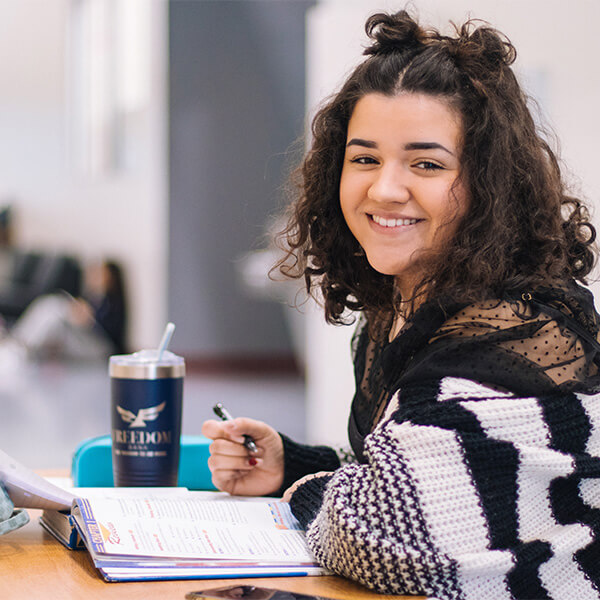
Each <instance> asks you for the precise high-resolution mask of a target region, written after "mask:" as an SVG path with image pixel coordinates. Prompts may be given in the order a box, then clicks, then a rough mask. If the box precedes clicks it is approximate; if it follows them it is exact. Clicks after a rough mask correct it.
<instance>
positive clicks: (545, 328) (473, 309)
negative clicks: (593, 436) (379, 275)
mask: <svg viewBox="0 0 600 600" xmlns="http://www.w3.org/2000/svg"><path fill="white" fill-rule="evenodd" d="M389 327H390V325H389V324H388V325H385V326H383V325H382V327H381V329H380V330H379V332H378V333H379V334H376V335H373V331H374V330H373V329H371V330H370V331H369V327H368V326H367V323H366V320H365V319H363V320H362V321H361V322H360V323H359V326H358V328H357V332H356V334H355V337H354V340H353V352H354V364H355V377H356V386H357V387H356V394H355V397H354V401H353V404H352V410H351V416H350V424H349V434H350V442H351V445H352V447H353V449H354V452H355V454H356V455H357V457H358V458H359V460H360V459H361V458H362V446H363V440H364V437H365V436H366V435H367V434H368V433H370V432H371V431H372V430H373V429H374V427H375V426H376V425H377V423H378V422H379V420H380V419H381V416H382V415H383V413H384V411H385V408H386V406H387V403H388V401H389V399H390V397H391V396H392V395H393V394H394V393H395V392H396V391H397V390H398V389H400V388H401V387H402V385H404V384H407V383H414V382H427V381H435V380H439V379H441V378H442V377H446V376H455V377H462V378H466V379H472V380H474V381H477V382H480V383H483V384H486V385H488V386H491V387H494V388H496V389H499V390H506V391H510V392H514V393H516V394H519V395H528V394H531V395H539V394H545V393H552V392H557V391H561V392H564V391H589V390H590V389H598V388H599V387H600V385H599V384H600V377H599V365H600V351H599V350H600V345H599V344H598V342H597V336H598V315H597V313H596V312H595V310H594V306H593V299H592V296H591V294H590V292H589V291H587V290H586V289H585V288H582V287H581V286H578V285H576V284H574V283H573V284H571V285H569V286H565V287H564V288H552V289H545V290H539V291H536V292H535V293H529V292H524V293H521V294H515V295H513V296H512V297H506V298H504V299H501V300H489V301H484V302H480V303H477V304H470V305H464V304H463V305H458V304H450V303H449V304H446V305H443V304H440V303H435V304H433V303H432V304H426V305H424V306H422V307H421V308H420V309H419V310H418V311H417V312H416V313H415V315H414V316H413V318H412V319H410V320H409V322H407V323H406V325H405V326H404V327H403V328H402V330H401V331H400V333H399V334H398V335H397V336H396V338H395V339H394V340H392V341H391V342H387V336H386V335H385V332H386V328H387V330H389ZM370 333H371V335H370ZM382 340H386V341H382Z"/></svg>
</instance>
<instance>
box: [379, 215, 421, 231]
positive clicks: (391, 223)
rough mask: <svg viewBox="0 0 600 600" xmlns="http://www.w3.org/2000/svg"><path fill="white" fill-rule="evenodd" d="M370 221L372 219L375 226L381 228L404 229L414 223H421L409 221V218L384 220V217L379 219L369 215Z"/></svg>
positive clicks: (416, 220)
mask: <svg viewBox="0 0 600 600" xmlns="http://www.w3.org/2000/svg"><path fill="white" fill-rule="evenodd" d="M370 217H371V219H373V221H374V222H375V223H377V225H380V226H381V227H390V228H392V227H406V226H408V225H415V224H416V223H418V222H419V221H422V220H423V219H411V218H401V219H386V218H384V217H380V216H378V215H370Z"/></svg>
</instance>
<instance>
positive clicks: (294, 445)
mask: <svg viewBox="0 0 600 600" xmlns="http://www.w3.org/2000/svg"><path fill="white" fill-rule="evenodd" d="M279 435H280V436H281V440H282V442H283V460H284V473H283V484H282V486H281V488H280V489H279V491H278V493H277V494H276V495H282V494H283V492H285V490H287V489H288V488H289V487H290V486H291V485H292V484H293V483H295V482H296V481H298V479H301V478H302V477H304V476H305V475H311V474H312V473H317V472H319V471H335V470H336V469H337V468H339V466H340V464H341V460H340V457H339V456H338V452H337V451H336V450H335V449H334V448H330V447H329V446H310V445H308V444H299V443H298V442H295V441H293V440H291V439H290V438H289V437H287V436H286V435H283V434H279Z"/></svg>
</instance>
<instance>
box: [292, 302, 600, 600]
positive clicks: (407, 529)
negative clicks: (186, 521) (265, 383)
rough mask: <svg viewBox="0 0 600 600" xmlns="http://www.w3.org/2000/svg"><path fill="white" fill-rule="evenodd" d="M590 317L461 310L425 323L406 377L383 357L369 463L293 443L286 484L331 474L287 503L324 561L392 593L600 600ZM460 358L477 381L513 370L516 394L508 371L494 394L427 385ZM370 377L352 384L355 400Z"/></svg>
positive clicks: (404, 369)
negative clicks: (495, 364)
mask: <svg viewBox="0 0 600 600" xmlns="http://www.w3.org/2000/svg"><path fill="white" fill-rule="evenodd" d="M557 307H558V308H557ZM489 310H491V312H489ZM556 310H558V312H555V311H556ZM434 312H435V311H434ZM585 314H586V313H585V311H584V313H581V314H579V315H578V314H577V310H576V307H574V306H573V305H572V304H571V305H570V306H566V305H564V304H562V305H561V302H558V301H556V302H554V301H552V302H550V303H547V299H545V301H544V302H541V301H540V304H539V306H524V305H523V304H522V303H521V304H519V303H516V302H506V303H500V302H496V303H490V304H488V305H484V306H477V307H457V309H456V311H455V312H454V313H453V314H452V315H451V316H448V312H447V311H443V317H442V316H441V315H439V314H438V317H437V320H436V318H434V317H435V315H433V314H432V313H431V312H430V313H428V314H427V315H426V321H427V322H428V323H430V325H431V327H430V329H429V330H427V327H420V326H419V323H418V319H417V329H419V331H420V333H419V334H418V335H417V334H415V335H416V337H413V338H411V339H412V342H415V340H416V339H417V338H418V339H419V340H421V342H422V343H421V344H420V345H419V343H413V346H412V348H411V351H410V352H404V355H405V356H406V358H405V362H404V363H402V364H400V362H401V361H400V359H399V357H400V356H401V355H402V352H401V351H399V349H398V348H397V347H396V348H395V349H392V351H391V352H392V356H394V357H395V358H396V359H397V361H398V364H397V365H396V366H397V369H394V368H392V369H391V370H390V365H393V361H390V357H389V352H388V356H387V357H386V356H385V352H384V353H383V354H382V355H381V356H380V357H379V358H382V361H381V365H383V366H382V369H383V375H382V378H374V380H376V381H379V382H381V381H385V382H388V385H389V386H390V387H393V388H395V389H393V390H391V394H390V396H389V398H388V399H387V400H386V402H385V411H384V414H383V416H381V415H380V417H379V418H378V419H377V422H376V423H372V424H371V425H372V429H373V430H372V431H371V432H370V433H368V432H367V434H366V436H365V437H364V443H363V444H359V446H362V447H360V448H358V452H356V454H357V455H358V456H360V459H361V460H360V461H358V462H354V463H349V464H345V465H341V463H340V461H339V458H338V457H337V455H336V454H335V453H334V451H333V450H331V449H327V448H325V447H319V448H314V447H312V448H310V447H306V446H302V445H298V444H295V443H294V442H292V441H291V440H289V439H287V438H285V437H284V438H283V439H284V449H285V453H286V484H287V483H289V481H290V480H291V479H294V478H297V477H299V476H301V475H303V474H305V473H310V472H317V471H320V470H331V471H333V472H332V473H331V474H330V475H327V476H323V477H318V478H316V479H312V480H310V481H308V482H307V483H305V484H303V485H301V486H300V487H299V488H298V489H297V491H296V492H295V493H294V495H293V497H292V500H291V506H292V510H293V511H294V513H295V514H296V516H297V517H298V518H299V520H300V521H301V522H302V523H303V524H304V525H305V526H306V527H307V537H308V541H309V545H310V547H311V549H312V550H313V552H314V554H315V556H316V558H317V559H318V560H319V561H320V562H321V563H322V564H323V565H324V566H326V567H328V568H329V569H331V570H332V571H334V572H336V573H339V574H341V575H344V576H347V577H349V578H352V579H356V580H358V581H360V582H361V583H363V584H365V585H367V586H368V587H371V588H373V589H375V590H377V591H379V592H383V593H393V594H401V593H404V594H423V595H428V596H433V597H436V598H439V599H441V600H443V599H450V598H452V599H463V598H464V599H465V600H471V599H472V600H488V599H493V600H501V599H507V600H508V599H521V598H526V599H538V598H540V599H541V598H553V599H561V600H562V599H571V598H577V599H592V598H593V599H596V600H597V599H598V598H600V592H599V590H600V394H596V393H594V390H595V389H598V387H597V372H596V366H595V365H596V362H597V359H598V352H597V348H596V347H595V346H594V343H595V342H594V339H593V337H594V335H596V334H597V329H596V330H595V331H594V329H595V327H596V326H595V323H596V322H597V319H596V316H595V313H593V311H592V312H590V311H588V312H587V316H588V317H589V319H588V320H587V322H586V321H585V319H583V318H582V315H585ZM474 315H475V318H473V316H474ZM493 315H495V316H493ZM561 315H565V318H564V319H563V317H562V316H561ZM440 323H441V324H440ZM474 323H475V325H474ZM532 323H535V324H536V325H535V327H534V328H533V329H534V330H535V332H534V333H532V329H531V327H529V326H530V325H532ZM524 326H525V327H524ZM582 327H583V328H582ZM586 327H587V330H586V329H585V328H586ZM432 328H433V331H432ZM524 329H525V330H526V334H525V336H523V331H524ZM585 331H589V332H590V333H589V334H586V333H585ZM468 332H470V333H468ZM508 332H511V333H510V334H509V333H508ZM413 334H414V331H413ZM471 334H472V335H471ZM490 336H491V337H490ZM465 338H468V342H467V341H466V339H465ZM498 338H501V340H502V341H501V342H500V341H499V339H498ZM509 338H510V340H509ZM521 339H523V340H524V341H523V343H522V344H521V343H520V340H521ZM507 340H508V341H507ZM550 340H552V342H550ZM546 342H548V343H546ZM401 343H403V344H404V345H406V343H407V342H406V340H404V342H401ZM505 343H508V346H505V345H503V344H505ZM550 344H554V345H555V346H556V347H553V348H552V349H551V350H550V349H548V346H549V345H550ZM368 345H369V344H368V343H367V346H368ZM358 346H359V347H360V343H359V344H358ZM390 346H391V345H390ZM463 346H464V352H462V358H459V357H456V356H455V358H456V359H457V360H456V364H457V365H458V366H457V367H456V368H457V369H459V368H460V365H461V363H462V364H463V370H464V371H465V373H466V374H472V373H473V372H480V371H481V369H482V368H488V367H487V366H486V365H487V363H488V362H489V360H490V356H496V357H497V358H498V357H504V358H505V359H506V360H508V361H509V362H510V361H514V365H513V370H514V371H516V370H518V371H519V373H517V374H515V377H514V381H513V385H511V377H510V373H509V375H508V376H507V375H506V374H502V373H504V372H505V370H506V369H505V367H506V365H499V367H500V368H499V369H498V370H497V371H495V373H496V374H495V376H494V375H493V374H490V375H489V379H490V380H493V381H487V382H486V383H479V382H477V381H475V380H474V378H472V377H469V378H465V377H459V376H457V375H456V373H454V369H453V368H449V369H448V370H449V371H450V372H451V374H450V375H447V376H444V377H435V376H431V375H432V372H434V371H435V370H436V369H438V368H439V364H440V361H441V362H442V363H443V360H442V359H443V358H444V357H446V358H448V357H447V355H446V354H447V352H448V349H449V348H451V349H453V351H456V349H457V348H458V349H459V350H460V349H461V347H463ZM510 347H512V348H513V350H512V352H508V351H507V349H509V348H510ZM388 348H389V346H388ZM524 348H527V350H524ZM534 348H535V349H536V350H534ZM563 348H565V349H566V350H563ZM569 349H570V350H569ZM404 350H406V348H404ZM473 352H475V353H474V354H472V356H471V353H473ZM454 353H456V352H454ZM367 354H368V353H367ZM478 354H479V355H481V358H482V360H478V359H477V356H478ZM524 354H525V355H526V356H527V360H530V362H531V365H529V366H528V365H527V364H526V363H525V362H523V360H522V359H523V358H524ZM484 355H485V356H484ZM559 355H560V356H559ZM541 357H546V359H547V360H546V361H544V360H542V359H541ZM538 359H539V360H538ZM357 360H358V362H359V363H360V357H358V359H357ZM448 360H449V359H448ZM465 361H466V363H469V365H470V366H465V364H466V363H465ZM377 362H378V359H377V357H375V359H374V364H375V363H377ZM451 362H452V361H450V360H449V362H448V364H450V363H451ZM501 362H502V361H501ZM386 365H387V366H386ZM482 365H483V366H482ZM372 368H373V369H377V366H376V364H375V366H373V367H372ZM528 369H529V371H528ZM563 369H564V371H563ZM490 373H491V372H490ZM499 373H500V374H499ZM558 373H561V375H560V377H559V375H558ZM364 375H365V373H364V369H363V368H362V367H361V368H359V369H357V376H358V378H359V381H358V382H357V383H358V386H359V387H360V385H361V380H360V378H361V377H364ZM561 377H564V379H561ZM390 382H393V383H390ZM363 383H364V382H363ZM592 383H593V385H592ZM532 386H533V387H534V388H536V389H537V390H538V393H537V394H532V393H530V392H531V389H528V388H531V387H532ZM511 388H512V389H511ZM524 388H525V389H527V393H523V391H522V390H523V389H524ZM365 389H366V388H365V387H364V386H363V392H364V390H365ZM388 390H389V388H388ZM371 391H374V392H375V393H376V390H371ZM358 395H359V396H360V392H359V393H358ZM367 395H368V394H367ZM384 396H385V394H382V395H381V397H384ZM371 400H373V398H371ZM355 404H356V398H355ZM354 408H355V407H353V409H354ZM377 412H378V411H373V414H376V413H377ZM357 414H361V413H360V411H359V412H358V413H357ZM362 414H366V413H365V412H364V411H363V413H362ZM360 425H361V424H360V423H359V424H358V428H359V429H360ZM351 437H352V431H351ZM354 437H355V438H356V435H355V436H354ZM359 437H360V436H359ZM355 441H356V440H355ZM355 450H356V448H355Z"/></svg>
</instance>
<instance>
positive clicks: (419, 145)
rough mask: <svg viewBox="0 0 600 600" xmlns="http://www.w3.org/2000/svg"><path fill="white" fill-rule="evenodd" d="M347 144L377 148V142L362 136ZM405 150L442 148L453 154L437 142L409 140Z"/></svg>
mask: <svg viewBox="0 0 600 600" xmlns="http://www.w3.org/2000/svg"><path fill="white" fill-rule="evenodd" d="M349 146H363V147H365V148H377V142H373V141H371V140H363V139H362V138H352V139H351V140H350V141H349V142H348V143H347V144H346V148H348V147H349ZM404 149H405V150H443V151H444V152H447V153H448V154H451V155H452V156H454V153H453V152H450V150H448V148H446V147H445V146H442V144H438V143H437V142H410V143H408V144H406V145H405V146H404Z"/></svg>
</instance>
